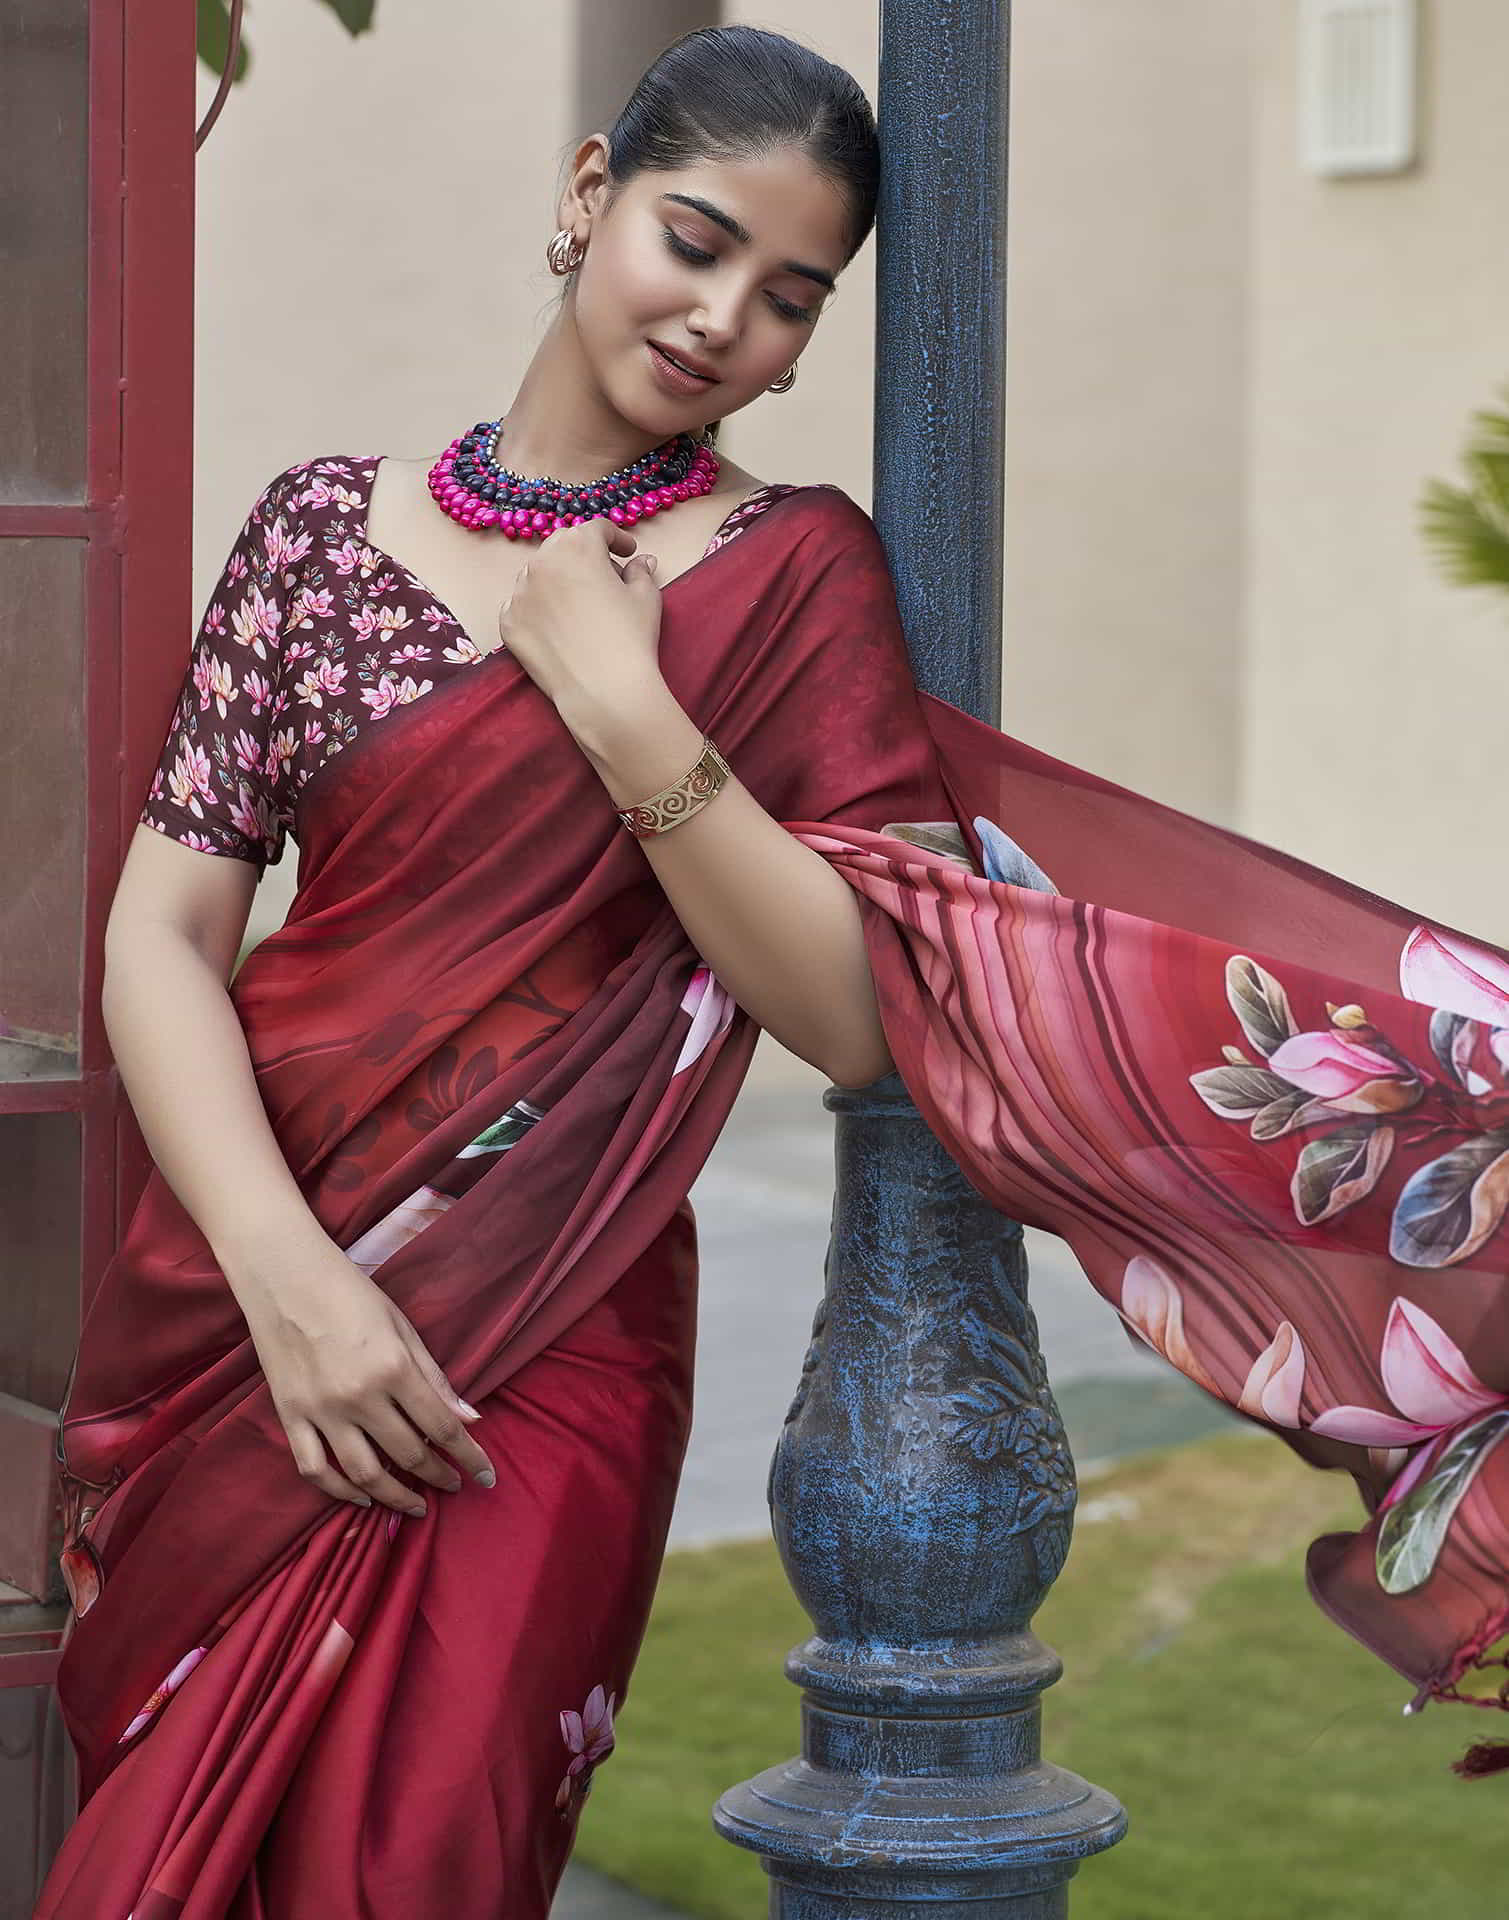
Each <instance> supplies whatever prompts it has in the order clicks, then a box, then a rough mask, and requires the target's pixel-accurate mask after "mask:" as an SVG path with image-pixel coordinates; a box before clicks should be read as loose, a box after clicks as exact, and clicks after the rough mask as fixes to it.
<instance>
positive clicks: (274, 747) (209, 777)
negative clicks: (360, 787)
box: [139, 469, 308, 874]
mask: <svg viewBox="0 0 1509 1920" xmlns="http://www.w3.org/2000/svg"><path fill="white" fill-rule="evenodd" d="M297 495H298V479H297V474H296V472H295V470H293V469H289V470H287V471H285V472H283V473H280V474H279V475H278V476H277V477H276V478H275V479H274V480H272V481H270V482H269V483H268V485H267V486H266V487H264V488H263V490H262V492H261V493H260V494H259V495H258V496H257V499H256V501H255V503H254V504H253V506H252V510H251V512H250V513H249V514H248V516H247V519H246V524H245V526H244V527H243V528H242V529H241V532H240V534H239V536H238V537H237V539H236V542H235V544H234V546H233V547H232V548H231V550H230V554H229V556H228V557H227V559H226V562H225V565H224V567H223V568H222V569H221V573H220V579H219V581H218V582H217V584H216V586H215V590H214V592H213V593H212V594H211V596H210V604H209V606H208V608H207V609H206V612H205V615H204V618H203V620H202V621H201V623H200V626H199V632H198V635H197V636H196V639H195V642H194V646H193V650H192V652H191V654H190V656H189V663H188V666H187V668H186V669H185V672H184V676H183V680H182V683H181V685H180V687H179V692H178V700H177V704H176V706H175V707H174V710H173V717H172V719H171V721H170V722H169V725H168V731H167V735H166V737H165V739H164V741H163V746H162V753H161V756H160V758H159V760H158V763H157V768H156V770H155V772H154V773H153V775H152V783H151V787H150V789H149V791H148V795H147V802H146V805H145V806H144V807H143V808H142V811H141V814H140V816H139V819H140V821H141V823H142V824H143V825H144V826H148V827H152V828H153V829H155V831H156V832H158V833H162V834H166V835H167V836H168V837H169V838H170V839H173V840H178V841H180V842H182V844H183V845H184V846H187V847H197V848H198V849H199V850H200V852H202V853H215V854H229V855H230V856H231V857H232V858H233V859H237V860H248V861H250V862H251V863H252V865H253V866H255V867H256V868H257V871H258V873H259V874H260V873H262V872H264V871H265V870H266V868H268V867H269V866H274V865H276V863H277V862H278V861H279V860H281V859H282V857H283V845H284V841H285V840H286V838H287V832H288V828H289V826H290V824H291V822H292V817H293V814H292V804H291V803H292V790H291V767H292V762H293V748H294V736H293V731H292V729H291V728H282V727H280V726H279V724H278V723H279V721H280V719H281V717H282V715H283V713H284V710H285V709H286V707H287V704H288V696H287V692H286V690H285V689H284V686H283V683H282V674H281V665H282V652H283V627H284V622H285V610H286V607H287V605H288V602H289V600H290V598H291V595H292V591H293V589H294V587H295V586H296V585H297V582H298V577H299V576H298V561H299V559H300V557H301V556H302V554H303V552H304V550H305V548H306V547H307V545H308V541H307V539H304V538H301V537H300V535H299V530H298V525H297V509H296V505H295V502H296V500H297Z"/></svg>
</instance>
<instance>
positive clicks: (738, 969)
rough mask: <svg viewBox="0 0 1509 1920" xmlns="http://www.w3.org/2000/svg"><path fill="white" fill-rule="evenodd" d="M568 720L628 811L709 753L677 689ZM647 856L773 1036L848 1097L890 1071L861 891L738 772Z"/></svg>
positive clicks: (714, 960)
mask: <svg viewBox="0 0 1509 1920" xmlns="http://www.w3.org/2000/svg"><path fill="white" fill-rule="evenodd" d="M562 718H563V719H565V721H566V723H567V725H568V726H569V727H570V728H571V731H572V734H573V735H574V737H575V739H576V741H577V744H578V745H579V746H580V747H581V749H582V751H583V753H585V754H586V756H587V758H588V760H589V761H590V762H591V763H592V765H593V767H594V768H595V769H596V771H597V773H598V776H599V778H600V779H601V780H602V782H603V785H604V787H605V788H606V789H607V792H608V795H609V797H610V799H611V800H612V802H613V804H614V806H616V807H628V806H633V805H635V804H636V803H637V802H639V801H641V800H645V799H647V798H648V797H649V796H650V795H651V794H652V793H658V792H659V791H660V789H661V788H662V787H665V786H668V785H669V784H670V783H671V782H672V781H673V780H675V779H677V778H678V777H679V776H680V775H681V774H683V773H685V772H686V770H687V768H688V767H690V766H691V765H692V763H693V762H694V761H695V760H696V758H697V755H698V753H699V752H700V751H701V746H702V730H701V728H700V727H698V726H697V724H696V723H695V722H694V721H693V720H692V719H691V717H690V716H689V715H688V714H687V713H686V712H685V710H684V709H683V708H682V707H681V706H680V704H679V703H678V702H677V700H676V699H675V697H674V695H673V694H672V693H671V691H670V689H669V688H668V687H667V686H665V684H664V682H659V683H656V684H652V685H650V686H647V687H644V688H637V689H635V690H634V692H633V693H632V695H629V696H625V697H623V698H616V699H613V700H611V701H610V700H606V699H604V700H601V701H594V702H591V703H585V702H583V703H579V704H578V705H577V706H576V707H575V708H573V709H571V710H570V711H568V710H566V709H565V708H564V707H563V709H562ZM639 844H640V846H641V847H642V848H643V850H644V853H645V856H646V858H647V859H648V860H649V862H650V865H651V866H652V867H653V868H654V870H655V877H656V879H657V880H658V881H659V882H660V884H661V886H662V887H663V889H664V890H665V894H666V897H667V898H668V899H669V901H670V903H671V906H672V908H673V910H674V911H675V914H676V917H677V919H678V920H680V922H681V924H682V926H683V927H684V928H685V930H686V935H687V938H688V939H689V940H690V941H691V943H692V945H693V946H694V947H695V948H696V950H697V952H698V953H700V954H701V956H702V958H703V959H704V960H705V961H706V962H707V964H708V966H710V967H711V968H712V970H713V972H714V973H715V974H716V975H717V976H718V979H719V980H720V981H722V983H723V985H724V986H725V987H726V988H727V989H728V991H729V992H730V993H731V994H732V995H733V997H734V999H735V1000H736V1001H738V1003H739V1005H740V1006H741V1007H743V1008H744V1009H745V1010H746V1011H747V1012H748V1013H749V1014H750V1015H751V1016H752V1017H753V1018H754V1019H755V1020H756V1021H757V1022H758V1023H759V1025H760V1026H762V1027H765V1028H767V1029H768V1030H769V1031H770V1032H771V1033H773V1034H774V1035H775V1037H776V1039H778V1040H779V1041H780V1042H781V1043H782V1044H783V1045H784V1046H787V1047H789V1048H790V1049H791V1051H792V1052H793V1053H795V1054H797V1055H799V1056H800V1057H801V1058H802V1059H804V1060H807V1061H809V1062H810V1063H811V1064H812V1065H813V1066H816V1067H819V1068H821V1070H822V1071H823V1072H824V1073H827V1074H828V1075H829V1076H830V1077H831V1078H832V1079H833V1080H835V1081H836V1082H838V1084H839V1085H841V1086H866V1085H868V1084H869V1082H870V1081H872V1080H878V1079H879V1078H880V1077H881V1075H882V1074H885V1073H888V1072H890V1071H891V1068H892V1066H893V1064H894V1063H893V1062H892V1059H891V1055H890V1052H889V1050H888V1048H887V1046H886V1039H885V1029H884V1027H883V1026H882V1024H881V1019H880V1010H879V1008H878V1006H877V1005H876V1001H875V987H874V982H873V980H872V978H871V975H870V966H869V960H868V957H867V953H866V948H865V941H864V935H863V932H862V929H861V924H860V914H859V904H858V901H857V900H856V898H855V895H854V892H853V889H852V888H851V887H849V886H848V885H847V884H846V882H845V881H844V880H842V879H841V878H840V876H839V875H838V874H836V873H835V872H834V871H833V869H832V867H830V866H829V864H828V862H827V861H826V860H824V859H823V857H822V855H821V854H819V853H814V852H813V850H812V849H811V848H810V847H804V846H803V845H802V843H801V842H800V841H799V840H797V839H795V838H793V836H792V835H791V834H789V833H787V832H786V830H785V828H784V827H782V826H781V824H780V822H779V821H777V820H775V819H773V818H772V817H771V816H770V815H769V814H768V813H767V812H766V811H765V809H764V808H763V807H762V806H761V805H760V803H759V802H758V801H757V800H756V799H755V797H754V795H753V794H752V793H751V792H750V791H749V789H748V788H747V787H745V786H744V785H743V784H742V783H741V782H740V780H739V779H738V777H737V773H735V774H734V776H733V777H731V778H730V779H729V780H727V781H726V782H725V783H724V785H723V787H722V789H721V790H720V791H719V792H718V793H717V794H716V795H714V797H713V798H712V800H710V801H709V802H708V803H707V805H706V806H704V807H702V808H700V809H699V810H698V812H696V813H695V814H693V815H692V817H691V818H690V819H688V820H684V821H682V822H681V823H680V824H679V825H678V826H676V827H674V828H672V829H671V830H670V831H669V832H667V833H660V834H650V835H648V836H647V837H646V838H645V839H643V840H641V841H640V843H639Z"/></svg>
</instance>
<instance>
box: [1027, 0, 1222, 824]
mask: <svg viewBox="0 0 1509 1920" xmlns="http://www.w3.org/2000/svg"><path fill="white" fill-rule="evenodd" d="M1250 17H1251V0H1144V4H1140V5H1138V6H1134V7H1127V6H1124V5H1122V4H1120V0H1018V4H1017V5H1016V7H1015V8H1014V9H1013V21H1014V28H1013V48H1012V77H1011V162H1010V165H1011V173H1010V178H1011V189H1010V229H1009V235H1010V241H1009V244H1010V253H1009V260H1010V276H1011V278H1010V288H1009V293H1008V298H1007V327H1008V348H1007V362H1008V374H1007V437H1006V474H1007V482H1006V528H1007V538H1006V641H1005V661H1004V667H1003V680H1004V687H1005V692H1004V696H1003V701H1002V707H1003V715H1002V725H1003V726H1004V728H1005V730H1006V731H1007V732H1008V733H1014V734H1017V735H1020V736H1021V737H1022V738H1024V739H1027V740H1030V741H1032V743H1033V744H1034V745H1035V746H1039V747H1042V748H1043V749H1045V750H1046V751H1047V752H1049V753H1055V754H1058V755H1059V756H1061V757H1062V758H1064V759H1067V760H1072V761H1075V762H1076V763H1078V764H1080V765H1083V766H1087V767H1092V768H1094V770H1095V771H1096V772H1098V773H1101V774H1104V775H1105V776H1106V777H1107V778H1108V779H1112V780H1118V781H1120V782H1122V783H1123V784H1124V785H1126V786H1130V787H1135V788H1136V789H1138V790H1139V791H1140V792H1143V793H1148V794H1151V795H1153V796H1154V797H1155V798H1156V799H1159V800H1165V801H1168V802H1170V803H1171V804H1173V805H1175V806H1180V807H1184V808H1186V809H1187V810H1188V811H1190V812H1192V813H1197V814H1200V815H1202V816H1203V817H1205V818H1207V819H1212V820H1216V821H1219V822H1220V823H1221V824H1222V825H1235V824H1237V819H1236V814H1237V799H1238V779H1239V769H1238V755H1237V741H1238V736H1239V718H1238V713H1237V702H1238V697H1239V689H1240V682H1241V671H1242V590H1243V566H1242V545H1243V521H1244V515H1245V510H1246V500H1245V486H1244V465H1245V454H1244V446H1245V435H1246V388H1247V359H1248V352H1249V340H1248V322H1247V308H1248V285H1247V275H1248V256H1249V247H1250V231H1249V211H1248V210H1249V205H1250V201H1251V158H1252V156H1251V138H1250V113H1249V97H1250V84H1251V83H1250V72H1251V56H1250V38H1251V31H1250Z"/></svg>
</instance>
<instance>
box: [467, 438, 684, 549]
mask: <svg viewBox="0 0 1509 1920" xmlns="http://www.w3.org/2000/svg"><path fill="white" fill-rule="evenodd" d="M505 417H506V416H505ZM503 425H504V421H503V420H481V421H479V422H478V423H477V425H476V426H475V427H473V428H472V430H471V432H470V433H466V434H462V435H461V437H460V438H459V439H456V440H453V441H452V442H451V444H450V445H449V446H448V447H447V448H446V450H445V452H444V453H443V454H441V456H440V458H439V459H438V460H437V461H436V462H435V464H434V466H432V467H431V468H430V474H429V481H430V493H431V495H432V496H433V498H434V500H435V503H436V505H437V506H438V507H440V509H441V511H442V512H444V513H448V514H449V515H450V517H451V518H452V519H453V520H454V521H456V523H457V524H458V525H459V526H463V527H470V528H473V529H475V530H476V531H478V532H480V531H482V530H484V529H486V528H489V527H496V528H497V530H498V531H499V532H500V533H502V534H506V535H507V537H508V538H509V539H510V540H543V539H545V538H547V537H548V536H549V535H550V534H552V533H554V532H555V531H556V529H557V528H558V527H574V526H576V525H578V524H579V523H580V522H581V521H583V520H592V519H596V518H597V517H598V516H599V515H605V516H606V517H607V518H608V519H609V520H612V521H614V522H615V523H616V524H617V525H618V526H621V527H632V526H633V525H634V523H635V521H636V520H647V519H648V518H649V517H650V516H651V515H652V514H656V513H661V512H663V511H664V509H665V508H667V507H674V506H675V505H676V504H677V503H678V502H679V501H682V500H691V499H694V498H695V497H696V496H697V495H698V494H702V493H708V492H710V491H711V489H712V487H713V485H714V483H715V482H716V480H717V478H718V456H717V454H715V453H714V452H713V449H712V444H711V442H709V441H705V440H699V439H698V438H697V436H696V435H695V434H692V433H678V434H675V435H673V436H672V437H671V439H669V440H665V441H662V443H661V444H660V445H659V446H658V447H652V448H651V449H650V451H649V452H648V453H643V454H641V455H640V456H639V458H638V459H637V460H632V461H630V463H629V464H628V466H626V467H619V468H618V469H617V471H616V472H613V473H610V474H606V475H604V477H603V478H602V479H601V480H591V481H580V482H567V481H564V480H553V479H551V478H549V477H548V476H542V477H537V478H535V479H527V478H526V477H525V476H524V475H523V474H518V473H514V472H512V471H511V470H510V469H509V468H508V467H500V466H499V465H498V463H497V460H496V458H495V457H494V454H495V449H496V447H497V442H498V435H499V433H500V431H501V429H502V427H503Z"/></svg>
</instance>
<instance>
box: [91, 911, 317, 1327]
mask: <svg viewBox="0 0 1509 1920" xmlns="http://www.w3.org/2000/svg"><path fill="white" fill-rule="evenodd" d="M100 1006H101V1011H102V1013H103V1015H104V1021H105V1030H106V1032H107V1033H108V1034H109V1036H110V1046H111V1050H112V1052H113V1053H114V1055H115V1059H116V1063H117V1065H118V1066H119V1068H120V1073H121V1079H122V1081H123V1082H124V1084H125V1088H126V1092H127V1094H128V1095H129V1097H130V1100H131V1108H132V1111H133V1112H134V1113H135V1115H136V1119H137V1123H138V1125H139V1126H140V1127H141V1131H142V1137H143V1138H144V1139H145V1141H146V1143H147V1147H148V1149H149V1151H150V1152H151V1155H152V1158H153V1160H154V1161H155V1162H156V1164H157V1166H158V1168H159V1169H160V1170H161V1172H162V1175H163V1178H164V1179H165V1180H166V1181H167V1183H168V1185H169V1186H170V1187H171V1188H172V1190H173V1192H174V1193H175V1194H176V1195H177V1196H178V1198H179V1200H181V1201H182V1203H183V1205H184V1207H185V1208H186V1209H187V1211H188V1213H189V1216H190V1218H191V1219H192V1220H193V1221H194V1223H195V1225H196V1226H197V1227H198V1228H199V1230H200V1232H201V1233H202V1234H203V1235H204V1237H205V1239H206V1240H207V1241H208V1242H209V1245H210V1248H211V1250H212V1251H213V1253H214V1255H215V1258H216V1260H217V1261H218V1262H219V1264H220V1266H221V1268H222V1270H223V1271H224V1273H225V1276H226V1280H227V1282H228V1284H229V1285H230V1287H231V1289H232V1291H233V1292H234V1293H235V1294H236V1296H237V1298H238V1299H239V1300H242V1301H243V1304H244V1295H243V1290H244V1289H245V1288H246V1287H249V1286H253V1285H259V1284H261V1283H262V1282H263V1281H265V1280H267V1279H270V1278H271V1277H273V1276H272V1272H271V1268H272V1266H273V1265H275V1264H276V1263H278V1262H280V1261H283V1260H285V1259H286V1258H287V1257H289V1256H290V1255H292V1254H293V1253H294V1252H295V1251H296V1250H297V1249H298V1248H299V1247H302V1246H304V1245H305V1244H308V1243H311V1242H313V1241H315V1240H318V1239H321V1238H324V1237H325V1236H324V1230H323V1228H321V1226H320V1224H319V1222H318V1221H317V1220H316V1218H315V1216H314V1214H313V1213H312V1212H311V1211H310V1208H309V1206H308V1203H307V1202H306V1201H305V1199H304V1196H303V1195H302V1193H301V1192H300V1191H299V1188H298V1184H297V1182H296V1181H295V1180H294V1177H293V1174H292V1173H291V1172H290V1170H289V1167H288V1163H287V1161H286V1160H285V1159H284V1158H283V1154H282V1150H281V1149H280V1148H279V1146H278V1143H277V1138H276V1136H275V1135H274V1133H273V1130H272V1126H271V1123H270V1122H269V1120H268V1118H267V1110H266V1108H265V1107H264V1106H263V1105H262V1097H261V1094H260V1093H259V1092H258V1090H257V1082H256V1077H255V1075H254V1074H253V1072H252V1065H251V1058H250V1055H249V1054H248V1052H247V1046H246V1035H245V1034H244V1032H243V1031H242V1028H241V1023H240V1021H239V1020H238V1019H237V1018H236V1010H235V1008H234V1006H233V1005H232V1004H231V1000H230V995H229V994H228V993H227V991H226V987H225V983H224V981H223V979H222V978H221V976H220V975H219V973H218V972H217V971H216V969H215V967H214V966H213V965H212V964H211V962H210V961H209V960H208V959H207V958H206V957H205V956H204V955H203V954H202V953H201V952H200V951H199V949H198V948H197V947H196V946H195V945H194V944H193V942H192V941H191V940H188V939H186V938H185V937H184V936H183V935H182V934H179V933H176V932H174V931H173V930H172V929H171V928H167V927H151V928H133V929H132V930H131V932H130V933H129V934H128V935H126V936H125V937H123V938H122V939H120V940H119V941H117V943H116V944H115V945H114V946H112V947H111V948H110V950H109V952H108V955H107V959H106V963H105V978H104V985H103V988H102V991H101V996H100Z"/></svg>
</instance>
